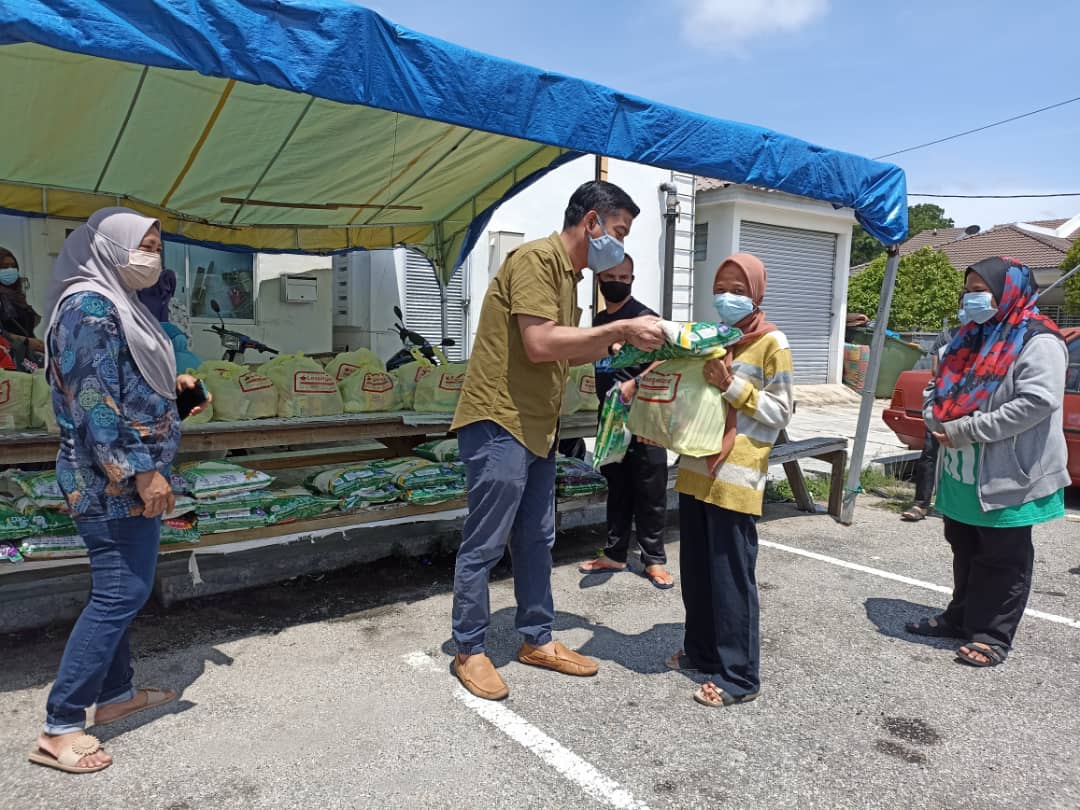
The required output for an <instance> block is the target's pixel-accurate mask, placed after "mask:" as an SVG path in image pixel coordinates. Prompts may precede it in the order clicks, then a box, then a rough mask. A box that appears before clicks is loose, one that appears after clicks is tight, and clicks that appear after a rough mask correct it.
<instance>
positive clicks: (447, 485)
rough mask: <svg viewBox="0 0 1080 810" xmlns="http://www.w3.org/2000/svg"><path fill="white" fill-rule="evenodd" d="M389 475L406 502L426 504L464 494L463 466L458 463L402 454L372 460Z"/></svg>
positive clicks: (461, 496)
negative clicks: (390, 457) (382, 459)
mask: <svg viewBox="0 0 1080 810" xmlns="http://www.w3.org/2000/svg"><path fill="white" fill-rule="evenodd" d="M373 464H375V465H376V466H378V467H379V468H380V469H382V470H385V471H386V472H388V473H390V475H391V479H390V480H391V482H392V483H393V484H394V485H395V486H397V487H398V488H399V489H401V490H402V492H403V493H404V498H405V501H406V502H407V503H410V504H417V505H429V504H436V503H444V502H445V501H451V500H454V499H455V498H463V497H464V496H465V491H466V490H465V467H464V465H463V464H459V463H454V462H450V463H440V462H435V461H428V460H427V459H423V458H416V457H412V456H406V457H404V458H396V459H388V460H386V461H376V462H373Z"/></svg>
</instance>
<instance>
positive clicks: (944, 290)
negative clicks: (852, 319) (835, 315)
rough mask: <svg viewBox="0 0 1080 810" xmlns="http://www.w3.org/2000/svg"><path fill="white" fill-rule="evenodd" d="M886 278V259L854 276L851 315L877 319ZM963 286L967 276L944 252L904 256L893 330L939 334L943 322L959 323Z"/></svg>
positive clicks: (850, 285) (850, 287)
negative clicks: (863, 315)
mask: <svg viewBox="0 0 1080 810" xmlns="http://www.w3.org/2000/svg"><path fill="white" fill-rule="evenodd" d="M884 278H885V257H884V256H879V257H878V258H876V259H874V260H873V261H872V262H871V263H870V266H869V267H867V268H866V269H865V270H863V271H862V272H861V273H859V274H858V275H856V276H853V277H852V278H851V281H850V282H849V283H848V312H862V313H865V314H866V315H869V316H870V317H871V318H873V317H874V313H876V312H877V308H878V301H879V300H880V298H881V282H882V281H883V280H884ZM963 284H964V279H963V274H961V273H958V272H956V269H955V268H954V267H953V266H952V265H951V264H949V259H948V258H947V257H946V256H945V254H944V253H942V252H940V251H938V250H935V249H934V248H932V247H924V248H921V249H920V250H917V251H915V252H914V253H909V254H908V255H907V256H903V257H901V259H900V268H899V270H898V271H897V274H896V288H895V289H894V291H893V300H892V308H891V309H890V311H889V328H890V329H893V330H895V331H898V332H901V331H902V332H912V331H914V332H936V331H937V330H939V329H941V323H942V320H943V319H948V322H949V323H950V324H955V323H956V312H957V310H958V309H959V300H960V290H961V288H962V287H963Z"/></svg>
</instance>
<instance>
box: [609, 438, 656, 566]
mask: <svg viewBox="0 0 1080 810" xmlns="http://www.w3.org/2000/svg"><path fill="white" fill-rule="evenodd" d="M600 471H601V472H602V473H603V474H604V478H606V479H607V482H608V496H607V532H608V536H607V545H605V546H604V555H605V556H606V557H608V558H609V559H611V560H614V561H615V562H620V563H624V562H626V558H627V554H628V553H629V551H630V534H631V530H632V529H633V528H634V527H636V528H637V542H638V546H639V547H640V548H641V562H642V564H643V565H664V564H665V563H666V562H667V554H666V553H665V552H664V524H665V523H666V522H667V476H668V467H667V451H666V450H665V449H664V448H663V447H652V446H650V445H647V444H642V443H641V442H639V441H637V440H636V439H635V440H634V441H633V442H632V443H631V444H630V447H629V449H628V450H627V451H626V456H625V457H624V458H623V460H622V461H620V462H619V463H618V464H605V465H604V466H603V467H601V468H600Z"/></svg>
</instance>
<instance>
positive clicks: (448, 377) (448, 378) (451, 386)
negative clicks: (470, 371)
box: [439, 374, 465, 391]
mask: <svg viewBox="0 0 1080 810" xmlns="http://www.w3.org/2000/svg"><path fill="white" fill-rule="evenodd" d="M464 385H465V375H464V374H443V375H442V376H441V377H440V378H439V388H441V389H442V390H443V391H460V390H461V389H462V387H463V386H464Z"/></svg>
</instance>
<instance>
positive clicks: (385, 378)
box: [360, 371, 394, 394]
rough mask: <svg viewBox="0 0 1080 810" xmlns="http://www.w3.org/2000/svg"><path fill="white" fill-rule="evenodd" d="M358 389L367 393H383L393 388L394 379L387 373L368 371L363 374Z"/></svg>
mask: <svg viewBox="0 0 1080 810" xmlns="http://www.w3.org/2000/svg"><path fill="white" fill-rule="evenodd" d="M360 390H361V391H366V392H367V393H369V394H385V393H387V392H388V391H393V390H394V380H393V378H392V377H391V376H390V375H389V374H383V373H382V372H381V371H370V372H368V373H366V374H364V381H363V382H362V383H361V384H360Z"/></svg>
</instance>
